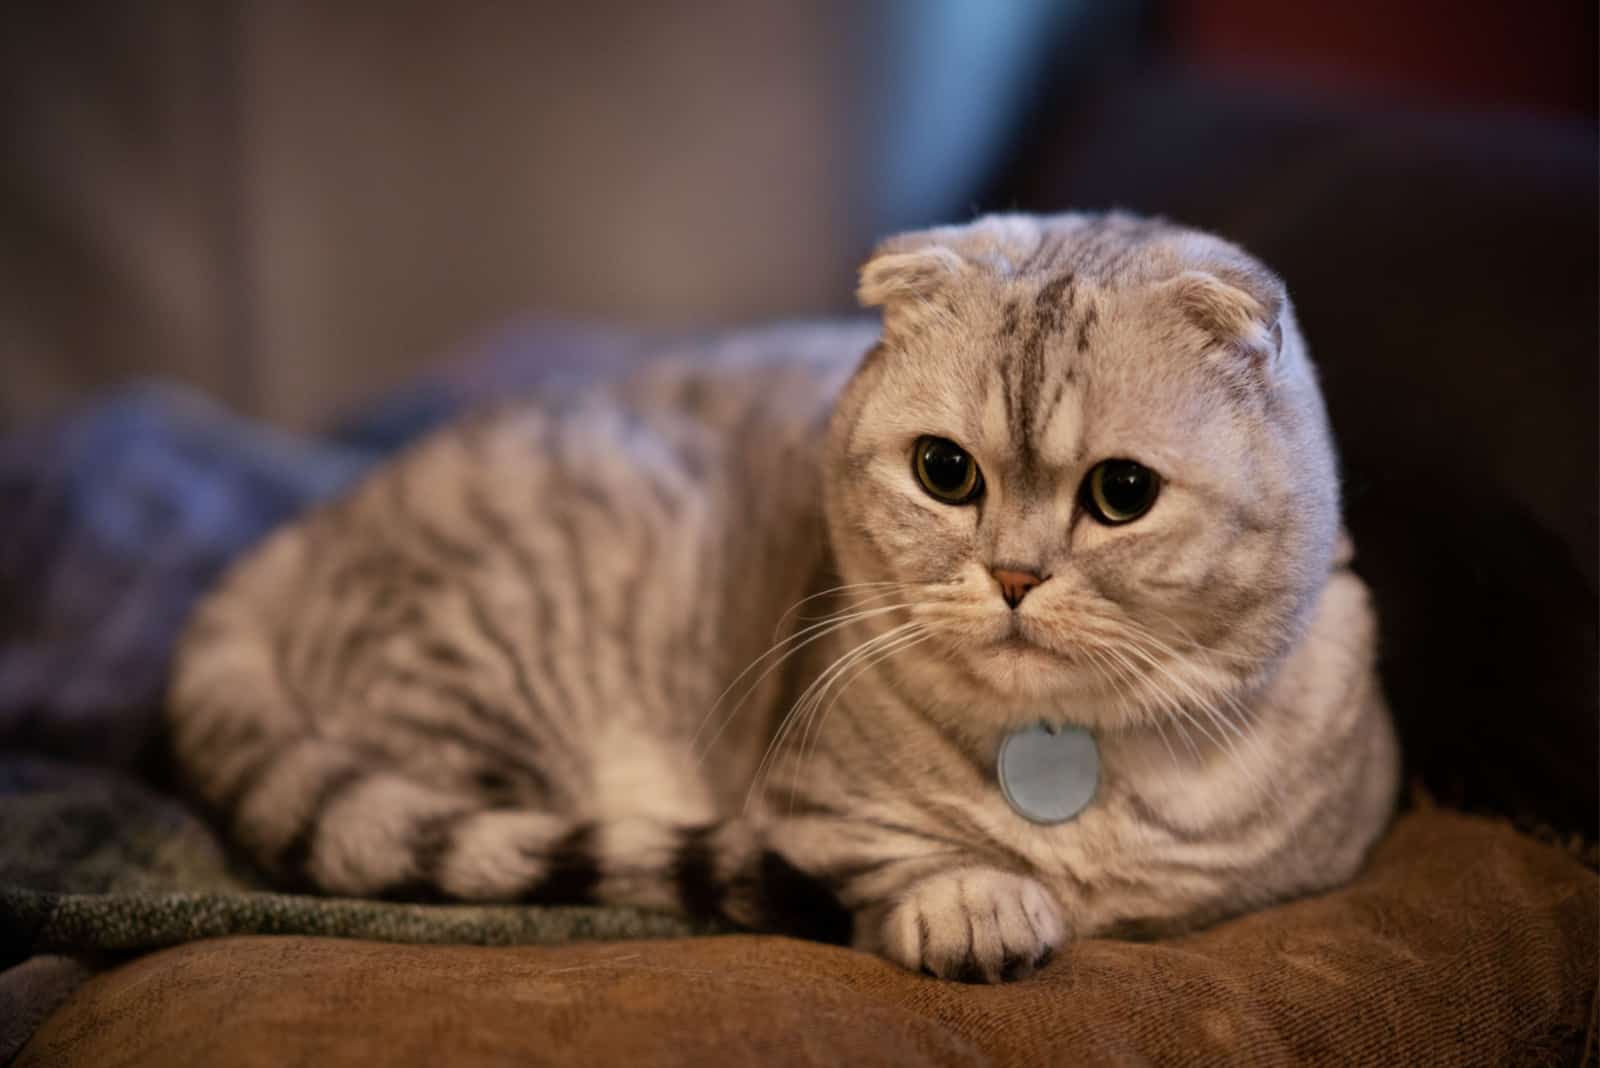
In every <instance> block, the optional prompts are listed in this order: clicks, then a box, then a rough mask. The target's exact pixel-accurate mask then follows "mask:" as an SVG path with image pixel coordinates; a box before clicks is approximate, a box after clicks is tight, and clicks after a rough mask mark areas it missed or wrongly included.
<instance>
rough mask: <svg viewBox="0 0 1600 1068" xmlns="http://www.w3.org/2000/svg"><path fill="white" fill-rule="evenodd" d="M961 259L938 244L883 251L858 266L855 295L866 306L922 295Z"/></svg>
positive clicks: (955, 268)
mask: <svg viewBox="0 0 1600 1068" xmlns="http://www.w3.org/2000/svg"><path fill="white" fill-rule="evenodd" d="M963 265H964V261H963V260H962V259H961V257H960V256H958V255H956V253H955V252H953V251H951V250H950V249H948V248H943V247H940V246H937V245H932V246H928V247H925V248H919V249H916V250H914V251H910V252H897V251H892V246H891V250H889V251H882V252H879V253H878V254H876V255H874V256H873V257H872V258H871V259H870V260H868V261H867V262H866V263H865V264H863V265H862V267H861V274H860V282H859V284H858V285H857V287H856V298H857V299H858V300H860V301H861V303H862V305H863V306H865V307H868V308H872V307H877V306H878V305H881V304H886V303H888V302H889V301H891V300H893V299H895V298H897V297H907V296H910V297H915V296H925V295H926V294H927V293H928V292H929V291H930V290H932V289H933V288H934V287H936V286H938V285H939V284H940V283H942V282H944V281H945V280H947V279H948V278H950V277H951V276H952V275H954V274H955V273H957V272H958V271H960V270H961V268H962V266H963Z"/></svg>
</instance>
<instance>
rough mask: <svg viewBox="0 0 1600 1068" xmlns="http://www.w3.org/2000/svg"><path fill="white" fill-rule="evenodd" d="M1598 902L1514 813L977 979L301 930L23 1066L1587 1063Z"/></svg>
mask: <svg viewBox="0 0 1600 1068" xmlns="http://www.w3.org/2000/svg"><path fill="white" fill-rule="evenodd" d="M1597 922H1600V885H1597V880H1596V877H1595V875H1594V874H1592V873H1590V872H1588V871H1586V870H1585V869H1584V868H1583V867H1582V866H1581V865H1579V864H1577V863H1576V862H1574V861H1573V860H1572V859H1571V858H1570V857H1568V856H1567V855H1565V854H1563V853H1562V852H1560V851H1559V850H1555V849H1551V848H1549V847H1547V846H1543V845H1539V844H1537V843H1535V842H1532V841H1530V840H1529V839H1527V838H1524V837H1522V836H1520V835H1518V834H1517V833H1516V832H1514V831H1512V830H1511V829H1509V828H1508V827H1506V826H1505V825H1503V824H1499V823H1491V822H1488V821H1484V820H1480V819H1475V818H1472V817H1466V816H1461V815H1457V814H1453V813H1448V812H1445V811H1442V810H1421V811H1417V812H1413V813H1411V814H1410V815H1408V816H1406V817H1404V818H1403V819H1402V820H1401V821H1400V823H1399V824H1398V825H1397V827H1396V828H1395V829H1394V831H1393V832H1392V834H1391V835H1390V836H1389V837H1388V839H1387V840H1386V841H1385V842H1384V843H1383V844H1382V845H1381V846H1380V847H1379V849H1378V850H1377V852H1376V854H1375V855H1374V857H1373V859H1372V862H1371V864H1370V865H1369V868H1368V870H1367V871H1366V873H1365V874H1364V875H1363V876H1362V877H1361V878H1360V879H1359V880H1358V881H1357V882H1356V883H1354V884H1353V885H1351V886H1349V887H1347V888H1346V889H1344V890H1341V891H1338V892H1335V893H1332V894H1327V895H1323V896H1321V897H1317V898H1312V899H1307V900H1304V901H1300V902H1296V903H1293V904H1290V905H1286V906H1283V907H1280V908H1276V909H1270V910H1267V911H1265V912H1261V913H1257V914H1255V915H1253V916H1248V917H1245V918H1243V919H1240V920H1237V921H1234V922H1231V923H1227V924H1224V925H1221V926H1219V927H1216V928H1213V929H1211V930H1209V931H1205V932H1201V933H1199V934H1196V935H1192V936H1190V937H1187V938H1183V939H1178V940H1175V941H1170V942H1165V943H1155V944H1132V943H1118V942H1110V941H1091V942H1084V943H1080V944H1077V945H1074V946H1071V947H1069V948H1068V949H1067V950H1065V951H1064V952H1063V953H1062V954H1061V955H1060V956H1059V957H1058V958H1057V959H1056V960H1055V961H1054V962H1053V963H1052V964H1051V965H1050V966H1049V967H1048V968H1047V969H1046V970H1045V971H1044V972H1043V973H1042V974H1040V975H1039V976H1037V977H1036V978H1034V979H1032V980H1029V981H1025V982H1022V983H1016V984H1011V985H1007V986H1000V987H971V986H961V985H959V984H952V983H943V982H939V981H936V980H933V979H928V978H924V977H922V976H917V975H913V974H910V973H908V972H904V971H902V970H900V969H898V968H896V967H895V966H893V965H890V964H887V963H885V962H883V961H881V960H878V959H876V958H874V957H870V956H866V955H863V954H859V953H854V952H851V951H848V950H843V949H836V948H831V947H826V946H821V945H814V944H809V943H802V942H795V941H791V940H787V939H782V938H771V937H756V936H742V935H741V936H727V937H721V938H703V939H694V940H673V941H657V942H624V943H612V944H604V945H602V944H594V943H589V944H584V945H571V946H563V947H552V948H532V947H520V948H509V949H484V948H475V947H456V946H428V947H417V946H397V945H386V944H381V943H372V942H347V941H334V940H312V939H300V938H257V939H229V940H224V941H214V942H200V943H195V944H192V945H188V946H184V947H181V948H178V949H174V950H168V951H165V952H162V953H158V954H155V955H153V956H149V957H146V958H143V959H141V960H138V961H135V962H133V963H130V964H127V965H124V966H122V967H120V968H118V969H116V970H114V971H111V972H109V973H107V974H103V975H101V976H99V977H97V978H95V979H93V980H91V981H90V982H89V983H87V984H86V985H85V986H84V987H82V988H80V990H79V991H78V992H77V994H75V995H74V997H73V998H72V999H71V1000H70V1001H69V1002H68V1004H67V1005H66V1006H65V1007H64V1008H63V1009H62V1010H61V1011H60V1012H58V1013H57V1014H56V1015H55V1016H54V1017H52V1018H51V1020H50V1021H49V1022H48V1023H47V1024H46V1025H45V1026H44V1027H43V1028H42V1029H41V1030H40V1031H39V1033H38V1034H37V1035H36V1036H35V1037H34V1040H33V1042H32V1043H31V1044H30V1045H29V1046H28V1047H27V1048H26V1049H25V1050H24V1051H23V1053H22V1055H21V1057H20V1058H19V1059H18V1062H17V1063H18V1065H19V1066H25V1068H41V1066H45V1065H51V1066H78V1065H82V1066H90V1065H94V1066H99V1065H107V1064H118V1065H126V1066H129V1068H138V1066H145V1065H171V1066H185V1065H194V1066H197V1068H198V1066H205V1065H213V1064H230V1065H254V1064H259V1065H274V1066H275V1065H280V1064H318V1065H331V1066H338V1065H368V1064H384V1065H391V1066H396V1068H404V1066H408V1065H432V1064H440V1063H449V1064H452V1065H460V1066H467V1068H470V1066H475V1065H499V1064H519V1065H527V1064H595V1065H617V1064H712V1063H719V1064H729V1065H736V1064H738V1065H742V1064H903V1065H916V1064H944V1065H958V1064H962V1065H964V1064H971V1065H978V1064H997V1065H1004V1064H1017V1065H1028V1066H1030V1068H1031V1066H1035V1065H1039V1064H1078V1065H1092V1064H1218V1063H1223V1062H1224V1061H1226V1062H1228V1063H1242V1064H1290V1063H1298V1064H1337V1065H1345V1064H1384V1065H1408V1066H1411V1065H1417V1066H1421V1065H1451V1066H1458V1065H1480V1064H1481V1065H1515V1064H1550V1063H1562V1062H1567V1061H1578V1060H1580V1059H1581V1058H1582V1057H1583V1056H1584V1055H1585V1051H1588V1053H1589V1054H1590V1055H1591V1056H1592V1054H1593V1051H1594V1041H1595V1036H1594V1034H1593V1032H1592V1026H1593V1024H1592V1013H1593V1010H1594V1005H1595V997H1596V973H1597V969H1600V932H1597Z"/></svg>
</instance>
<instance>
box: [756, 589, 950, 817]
mask: <svg viewBox="0 0 1600 1068" xmlns="http://www.w3.org/2000/svg"><path fill="white" fill-rule="evenodd" d="M852 622H854V620H852ZM918 626H921V624H918V623H915V622H911V623H901V624H900V625H898V626H896V627H891V628H890V629H889V630H887V631H885V632H884V633H882V634H878V635H874V636H873V637H871V638H868V639H867V640H866V641H864V642H862V643H860V644H859V645H857V646H855V647H853V648H852V649H851V650H850V651H849V652H846V653H844V654H843V655H842V656H840V657H839V658H838V659H836V660H835V661H834V662H833V663H832V664H830V665H828V667H827V668H826V669H825V670H823V671H822V673H821V674H819V675H818V676H817V678H816V679H814V680H813V681H812V683H811V685H810V686H807V687H806V689H805V691H804V692H803V693H802V694H801V695H800V697H799V698H798V699H797V700H796V701H795V702H794V704H792V705H790V706H789V711H788V712H786V713H785V714H784V717H783V721H782V722H781V723H780V724H779V725H778V729H777V730H776V731H774V732H773V736H772V740H771V741H770V742H768V743H767V748H766V751H765V752H764V753H763V754H762V757H761V762H760V763H759V764H758V765H756V770H755V774H754V775H753V776H752V777H751V780H750V788H749V789H748V790H747V791H746V792H745V804H744V808H745V811H747V812H748V811H749V808H750V802H751V799H752V798H753V797H755V796H757V794H758V790H759V788H760V787H761V785H762V781H763V778H764V776H765V774H766V772H767V770H768V767H769V765H771V764H772V763H773V762H774V761H775V759H776V757H777V754H778V752H779V750H780V749H781V747H782V745H783V741H784V739H785V738H786V737H787V736H788V735H789V733H790V732H791V731H792V730H793V729H794V724H795V720H796V716H797V715H798V713H799V712H800V710H801V709H802V708H803V707H804V706H805V703H806V701H807V700H808V698H809V697H810V696H811V694H812V692H813V691H815V690H816V688H817V687H818V686H819V685H820V684H821V683H822V682H823V681H824V680H825V679H827V678H829V676H830V674H831V673H832V672H833V671H834V670H835V669H836V668H837V667H839V665H840V664H841V663H842V662H844V661H845V660H847V659H849V658H851V657H853V656H855V655H857V654H858V653H861V652H862V651H864V650H865V649H867V648H868V647H870V646H873V645H875V644H877V643H880V642H883V641H885V640H887V639H889V638H891V637H893V636H895V635H897V634H902V633H904V632H906V631H907V630H909V629H911V628H913V627H918ZM829 633H831V631H830V632H829Z"/></svg>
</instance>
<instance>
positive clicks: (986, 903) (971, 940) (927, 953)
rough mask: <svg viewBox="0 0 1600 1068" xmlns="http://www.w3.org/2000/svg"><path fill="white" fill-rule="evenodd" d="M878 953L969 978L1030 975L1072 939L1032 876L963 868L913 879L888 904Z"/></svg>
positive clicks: (943, 975) (938, 974) (936, 972)
mask: <svg viewBox="0 0 1600 1068" xmlns="http://www.w3.org/2000/svg"><path fill="white" fill-rule="evenodd" d="M879 934H880V937H881V939H882V942H881V945H880V947H879V949H880V952H882V953H883V955H884V956H886V957H888V958H889V959H890V960H893V961H896V962H897V963H899V964H903V965H905V966H906V967H907V968H910V969H912V970H913V971H922V972H925V973H927V974H929V975H933V976H936V977H938V978H940V979H954V980H957V981H958V982H963V983H999V982H1009V981H1010V980H1012V979H1022V978H1026V977H1027V976H1029V975H1032V974H1033V973H1034V972H1035V971H1036V970H1038V969H1039V968H1042V967H1044V965H1045V964H1046V963H1047V962H1048V961H1049V960H1050V957H1051V954H1052V953H1053V952H1054V951H1055V949H1056V947H1057V946H1059V945H1060V944H1061V942H1062V940H1063V939H1064V938H1065V937H1066V927H1065V925H1064V924H1063V923H1062V919H1061V910H1060V907H1059V906H1058V905H1057V904H1056V902H1055V899H1054V898H1052V897H1051V896H1050V893H1049V891H1047V890H1046V889H1045V888H1044V887H1042V886H1040V885H1039V883H1037V882H1036V881H1034V880H1033V879H1029V878H1027V877H1026V876H1022V875H1013V874H1011V873H1009V872H1001V871H995V870H994V869H992V868H960V869H957V870H955V871H950V872H941V873H940V874H938V875H933V876H929V877H927V878H925V879H922V880H921V881H919V882H917V883H914V884H912V886H911V887H910V888H909V889H908V890H906V891H905V893H904V894H902V895H901V897H900V898H899V899H898V900H897V901H895V902H894V903H893V904H891V905H890V907H889V909H888V911H887V912H886V913H885V914H884V918H883V921H882V927H881V928H880V932H879Z"/></svg>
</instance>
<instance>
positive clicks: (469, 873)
mask: <svg viewBox="0 0 1600 1068" xmlns="http://www.w3.org/2000/svg"><path fill="white" fill-rule="evenodd" d="M180 674H181V673H180ZM256 696H257V697H259V696H260V694H259V693H258V694H256ZM183 697H184V695H183V693H182V687H180V689H179V692H178V693H177V694H175V700H174V707H175V708H178V709H180V710H182V714H179V715H175V716H173V718H172V726H173V729H174V743H175V746H176V748H177V755H178V758H179V763H180V764H181V765H182V766H183V768H184V769H185V771H186V772H187V774H188V777H189V779H190V781H191V784H192V785H193V786H194V787H195V788H196V790H197V792H198V793H199V794H200V795H201V797H202V798H203V799H204V800H205V801H206V802H208V803H209V804H210V806H211V807H212V809H213V811H214V813H215V815H216V817H217V819H218V820H219V822H221V823H222V824H223V825H224V826H225V827H226V828H227V831H228V833H229V835H230V837H231V838H232V839H233V840H234V841H235V842H237V843H238V844H239V845H240V846H242V847H243V848H244V849H245V851H246V852H247V853H248V854H249V855H250V857H251V858H252V859H253V860H254V861H255V862H256V863H257V864H258V865H259V866H260V867H262V868H263V869H265V871H266V872H267V874H268V875H270V876H271V877H272V879H273V881H275V882H276V883H278V884H279V885H281V886H284V887H286V888H291V889H296V890H301V891H306V892H320V893H328V894H337V895H341V896H348V897H363V898H379V899H388V900H396V901H419V902H458V903H467V902H472V903H491V902H494V903H528V904H582V903H589V904H617V905H632V906H640V907H645V908H659V909H668V910H673V911H679V912H684V913H687V914H689V915H691V916H694V917H696V918H700V919H708V920H716V921H723V922H727V923H731V924H734V925H737V926H740V927H746V928H753V929H760V930H770V931H781V932H784V933H789V934H794V935H797V936H800V937H805V938H811V939H814V940H818V941H826V942H834V943H840V944H844V943H848V942H849V939H850V934H851V920H850V916H849V913H848V912H847V911H846V910H845V909H844V908H843V907H842V906H841V905H840V904H839V903H838V901H837V899H836V898H835V897H834V896H833V894H832V893H831V892H830V891H829V889H828V888H827V887H826V886H825V885H823V884H822V883H821V882H819V881H817V880H815V879H813V878H811V877H809V876H807V875H805V874H803V873H802V872H800V871H799V870H798V869H797V868H795V867H794V866H793V865H792V864H791V863H789V861H788V860H786V859H785V858H784V856H783V855H782V854H781V853H779V852H778V851H777V850H775V849H773V848H770V846H769V844H768V842H767V838H766V835H765V834H764V832H763V830H762V828H761V826H760V825H759V824H758V823H755V822H750V821H745V820H741V819H730V820H726V821H722V822H712V823H702V824H679V823H673V822H670V821H665V820H660V819H655V818H652V817H649V816H643V815H641V816H630V817H626V818H617V819H606V820H589V819H582V818H574V817H571V816H567V815H562V814H557V813H553V812H548V811H541V810H538V809H534V808H527V807H507V806H502V805H495V804H493V803H490V802H488V801H485V800H482V799H478V798H471V797H464V796H462V795H461V794H460V793H455V792H451V791H446V790H442V789H440V788H438V787H436V786H433V785H430V784H427V783H424V782H420V781H418V780H417V779H416V778H415V777H413V776H409V775H408V774H407V773H406V772H405V770H404V769H403V768H401V767H399V766H398V765H396V764H394V763H393V762H392V761H390V760H388V759H386V758H385V756H384V754H381V753H377V752H373V751H371V750H369V749H366V748H364V747H361V746H358V745H354V744H351V743H349V742H347V741H341V740H339V739H335V738H329V737H326V736H323V735H319V734H316V733H310V732H307V731H305V730H304V729H303V727H302V725H300V724H296V725H295V727H294V728H293V729H285V730H274V729H272V726H271V720H270V719H264V718H261V717H257V716H250V715H248V714H244V715H241V714H240V713H244V712H245V710H246V708H247V707H248V705H249V704H250V703H252V702H251V701H250V699H249V696H248V695H236V696H235V697H234V698H233V700H232V701H231V702H226V703H225V705H226V707H224V705H217V704H214V705H213V706H212V707H210V708H208V709H205V710H203V711H204V713H209V714H199V713H201V712H202V710H200V709H197V708H195V707H194V705H193V704H192V703H189V702H186V701H185V700H184V699H183ZM230 713H233V714H230ZM279 723H280V725H281V726H284V727H287V726H288V725H287V724H283V723H282V721H281V720H280V721H279Z"/></svg>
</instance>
